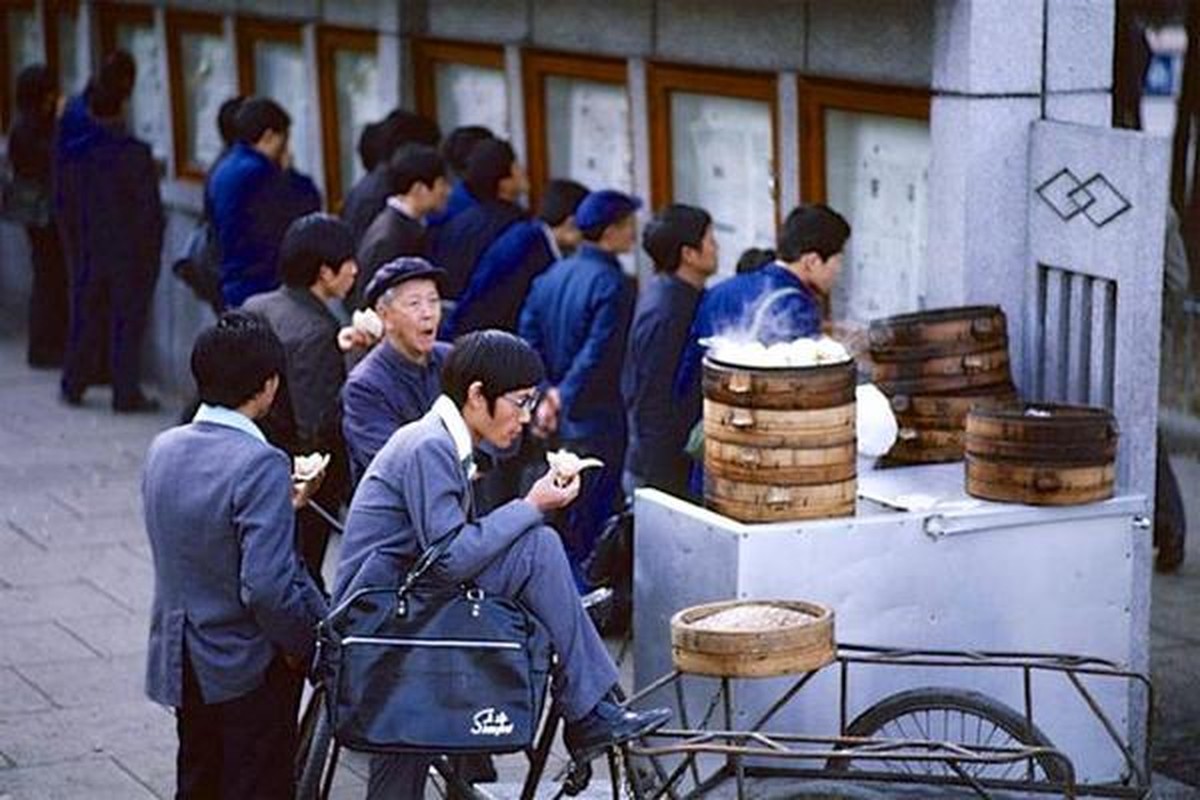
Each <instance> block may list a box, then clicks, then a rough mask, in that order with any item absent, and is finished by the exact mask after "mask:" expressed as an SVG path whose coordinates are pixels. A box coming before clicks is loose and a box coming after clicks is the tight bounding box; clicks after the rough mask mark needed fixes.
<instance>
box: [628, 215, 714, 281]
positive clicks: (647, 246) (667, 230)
mask: <svg viewBox="0 0 1200 800" xmlns="http://www.w3.org/2000/svg"><path fill="white" fill-rule="evenodd" d="M711 225H712V215H711V214H709V213H708V212H707V211H705V210H704V209H703V208H697V207H696V206H689V205H684V204H683V203H674V204H672V205H669V206H667V207H666V208H664V209H663V210H662V211H660V212H658V213H657V214H655V215H654V218H653V219H651V220H650V222H649V223H648V224H647V225H646V230H645V231H644V232H643V233H642V248H643V249H644V250H645V251H646V252H647V253H648V254H649V255H650V258H652V259H653V260H654V269H655V271H657V272H666V273H674V272H675V271H676V270H678V269H679V262H680V261H681V259H682V258H683V248H684V247H685V246H687V247H694V248H697V249H699V248H700V247H701V246H702V245H703V243H704V234H705V232H706V231H707V230H708V229H709V227H710V226H711Z"/></svg>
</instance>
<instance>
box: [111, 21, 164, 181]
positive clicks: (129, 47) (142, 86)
mask: <svg viewBox="0 0 1200 800" xmlns="http://www.w3.org/2000/svg"><path fill="white" fill-rule="evenodd" d="M117 47H119V48H121V49H122V50H126V51H128V53H129V54H130V55H131V56H133V60H134V62H135V63H136V64H137V80H136V81H135V83H134V85H133V96H132V97H130V98H129V126H130V130H131V132H132V133H133V135H134V136H136V137H138V138H139V139H141V140H143V141H145V142H146V143H147V144H149V145H150V149H151V151H152V152H153V153H154V157H155V158H156V159H159V160H166V158H167V151H168V148H167V136H168V128H167V125H168V124H169V122H170V119H171V115H170V114H169V113H166V108H167V87H166V86H164V85H163V64H162V58H163V54H162V48H160V47H159V45H158V34H157V32H156V31H155V29H154V27H153V26H146V25H118V26H117Z"/></svg>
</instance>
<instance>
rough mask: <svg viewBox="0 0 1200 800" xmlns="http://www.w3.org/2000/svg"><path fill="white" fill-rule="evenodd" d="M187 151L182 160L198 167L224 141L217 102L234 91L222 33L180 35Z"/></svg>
mask: <svg viewBox="0 0 1200 800" xmlns="http://www.w3.org/2000/svg"><path fill="white" fill-rule="evenodd" d="M179 47H180V55H181V61H182V67H183V92H184V103H185V108H186V115H187V119H186V126H187V127H186V130H187V136H186V139H185V143H184V146H185V147H186V149H187V152H186V153H184V154H180V155H181V158H182V160H183V161H185V162H187V163H191V164H195V165H197V166H200V167H202V168H207V167H209V166H211V165H212V163H213V162H214V161H215V160H216V158H217V156H218V155H220V154H221V150H222V149H223V148H224V146H225V144H224V142H223V141H222V140H221V133H220V131H219V129H218V128H217V115H218V113H219V112H220V110H221V104H222V103H224V102H225V101H226V100H227V99H228V98H230V97H232V96H233V95H235V94H236V93H237V92H236V87H235V86H234V79H233V57H232V55H231V53H230V52H229V47H228V45H227V44H226V42H225V39H224V37H221V36H216V35H213V34H195V33H185V34H183V35H182V36H181V37H180V43H179Z"/></svg>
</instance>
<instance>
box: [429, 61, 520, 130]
mask: <svg viewBox="0 0 1200 800" xmlns="http://www.w3.org/2000/svg"><path fill="white" fill-rule="evenodd" d="M434 84H435V86H436V91H437V116H438V120H437V121H438V125H440V126H441V128H442V133H443V134H446V133H449V132H450V131H452V130H454V129H455V128H458V127H461V126H463V125H482V126H484V127H485V128H487V129H488V130H490V131H492V132H493V133H494V134H496V135H497V136H499V137H500V138H502V139H507V138H509V136H510V128H509V123H508V87H507V83H506V82H505V80H504V71H503V70H499V69H491V68H489V67H478V66H475V65H473V64H447V63H439V64H437V65H436V67H435V72H434Z"/></svg>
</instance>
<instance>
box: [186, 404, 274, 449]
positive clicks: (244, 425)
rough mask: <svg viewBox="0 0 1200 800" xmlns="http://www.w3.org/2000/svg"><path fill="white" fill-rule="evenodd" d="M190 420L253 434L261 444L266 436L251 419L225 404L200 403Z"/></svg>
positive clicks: (264, 442) (264, 441)
mask: <svg viewBox="0 0 1200 800" xmlns="http://www.w3.org/2000/svg"><path fill="white" fill-rule="evenodd" d="M192 422H208V423H210V424H212V425H224V426H225V427H226V428H233V429H235V430H239V431H241V432H242V433H245V434H248V435H250V436H253V437H254V438H255V439H258V440H259V441H260V442H262V443H263V444H266V442H267V437H266V436H264V435H263V432H262V430H261V429H260V428H259V427H258V426H257V425H255V424H254V421H253V420H251V419H250V418H249V417H247V416H246V415H245V414H243V413H241V412H240V411H234V410H233V409H232V408H226V407H225V406H210V405H208V404H207V403H201V404H200V408H198V409H196V416H194V417H192Z"/></svg>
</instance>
